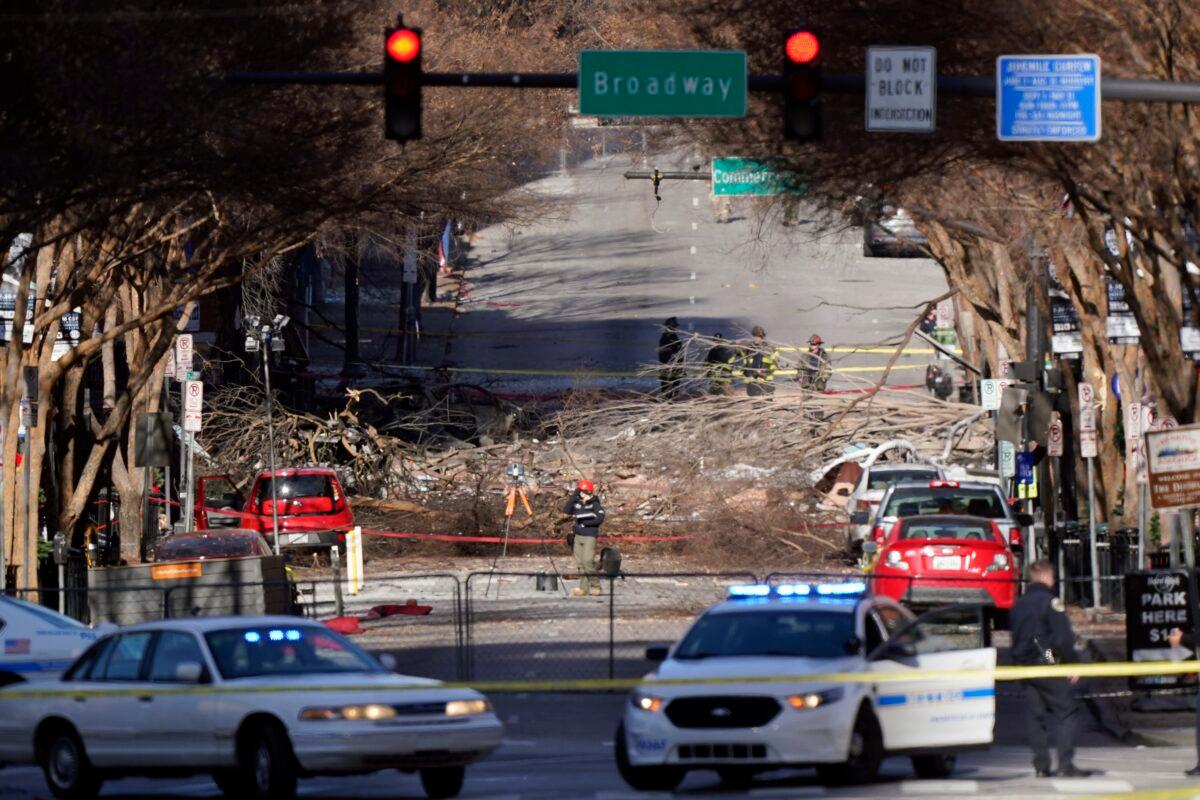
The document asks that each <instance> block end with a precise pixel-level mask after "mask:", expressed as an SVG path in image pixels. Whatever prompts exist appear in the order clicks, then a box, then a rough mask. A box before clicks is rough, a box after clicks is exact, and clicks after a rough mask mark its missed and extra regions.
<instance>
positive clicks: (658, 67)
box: [579, 50, 746, 117]
mask: <svg viewBox="0 0 1200 800" xmlns="http://www.w3.org/2000/svg"><path fill="white" fill-rule="evenodd" d="M579 113H580V114H583V115H584V116H595V117H611V116H618V117H744V116H746V54H745V53H744V52H742V51H740V50H583V51H582V52H580V53H579Z"/></svg>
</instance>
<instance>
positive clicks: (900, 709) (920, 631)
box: [868, 604, 996, 750]
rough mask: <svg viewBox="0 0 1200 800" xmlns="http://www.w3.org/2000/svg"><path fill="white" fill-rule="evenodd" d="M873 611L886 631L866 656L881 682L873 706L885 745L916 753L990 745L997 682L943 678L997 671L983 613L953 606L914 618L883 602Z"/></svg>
mask: <svg viewBox="0 0 1200 800" xmlns="http://www.w3.org/2000/svg"><path fill="white" fill-rule="evenodd" d="M872 613H873V614H874V615H876V616H877V618H878V619H879V621H880V623H881V624H882V625H883V627H884V629H885V631H887V633H888V639H887V641H885V642H884V643H883V644H882V645H881V646H879V647H877V648H876V649H875V650H874V651H873V652H871V653H868V658H869V659H870V663H869V667H868V669H869V670H870V671H871V672H872V673H876V674H878V675H879V676H880V678H881V679H882V680H880V681H879V683H877V684H876V695H875V708H876V713H877V715H878V717H879V724H880V727H881V728H882V729H883V740H884V746H885V747H886V748H887V749H888V750H912V749H921V748H930V747H957V746H970V745H988V744H991V742H992V737H993V729H994V727H995V720H996V683H995V679H994V677H993V676H992V675H964V676H961V677H960V676H955V675H946V674H945V673H947V672H957V671H960V670H979V671H990V670H992V669H993V668H995V666H996V650H995V648H993V647H987V646H985V644H984V642H985V637H986V625H985V619H984V614H983V608H982V607H981V606H951V607H947V608H940V609H935V610H934V611H930V612H928V613H926V614H922V615H921V616H920V617H918V618H917V619H915V620H912V619H911V618H910V617H908V616H906V615H905V614H904V612H902V611H901V610H900V609H899V608H897V607H895V606H892V605H885V604H881V605H879V606H877V607H876V608H875V609H873V611H872ZM930 673H933V674H930ZM926 676H927V677H926Z"/></svg>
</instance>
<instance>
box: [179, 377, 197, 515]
mask: <svg viewBox="0 0 1200 800" xmlns="http://www.w3.org/2000/svg"><path fill="white" fill-rule="evenodd" d="M185 385H186V384H185ZM183 442H184V446H185V447H186V448H187V450H186V458H184V460H183V464H182V465H181V466H182V469H183V497H184V499H183V530H184V532H185V533H186V532H188V531H191V530H193V527H194V525H195V512H196V509H195V504H196V498H195V495H194V494H193V492H194V490H195V489H194V485H193V481H192V468H193V466H194V462H193V460H192V456H193V453H194V451H193V449H192V434H191V432H189V431H186V430H185V431H184V432H183Z"/></svg>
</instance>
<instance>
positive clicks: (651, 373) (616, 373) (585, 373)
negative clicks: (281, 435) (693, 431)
mask: <svg viewBox="0 0 1200 800" xmlns="http://www.w3.org/2000/svg"><path fill="white" fill-rule="evenodd" d="M400 369H404V370H419V371H423V372H437V371H440V372H457V373H476V374H483V375H558V376H564V377H570V378H655V379H656V378H657V377H658V374H657V370H655V369H646V370H644V371H642V372H637V371H634V370H611V371H610V370H572V369H499V368H496V367H426V366H406V367H401V368H400ZM679 369H681V370H683V371H685V372H691V373H694V375H693V377H696V376H704V375H706V374H707V373H708V368H707V367H700V366H691V365H688V364H684V365H682V366H681V367H679ZM884 369H885V366H883V365H880V366H878V367H835V368H834V370H833V371H834V372H883V370H884ZM902 369H925V365H924V364H897V365H896V366H894V367H892V371H893V372H895V371H897V370H902ZM775 374H776V375H799V374H800V371H799V370H797V369H781V370H776V371H775ZM329 377H331V378H333V377H336V376H334V375H330V376H329ZM735 377H736V376H735Z"/></svg>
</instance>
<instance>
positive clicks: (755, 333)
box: [740, 325, 779, 398]
mask: <svg viewBox="0 0 1200 800" xmlns="http://www.w3.org/2000/svg"><path fill="white" fill-rule="evenodd" d="M740 364H741V369H740V373H741V376H742V379H743V380H744V381H745V383H746V395H747V396H748V397H767V398H769V397H770V396H771V395H773V394H774V393H775V373H776V372H777V371H778V369H779V351H778V350H776V349H775V346H774V345H772V344H770V343H769V342H768V341H767V332H766V331H765V330H763V329H762V326H761V325H755V326H754V327H753V328H752V329H751V330H750V342H749V343H748V344H746V345H744V346H743V348H742V356H741V359H740Z"/></svg>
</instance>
